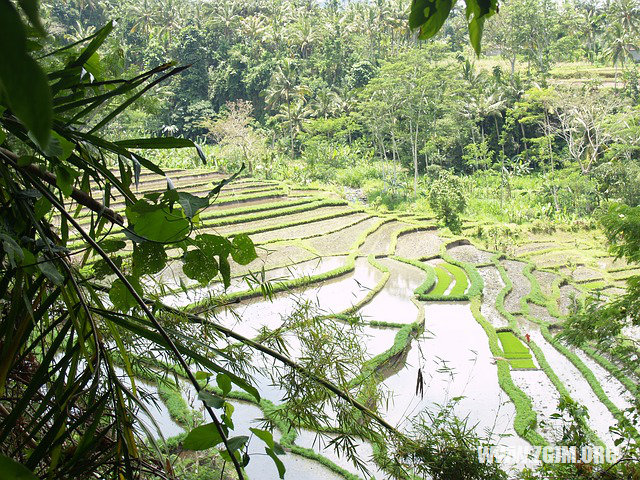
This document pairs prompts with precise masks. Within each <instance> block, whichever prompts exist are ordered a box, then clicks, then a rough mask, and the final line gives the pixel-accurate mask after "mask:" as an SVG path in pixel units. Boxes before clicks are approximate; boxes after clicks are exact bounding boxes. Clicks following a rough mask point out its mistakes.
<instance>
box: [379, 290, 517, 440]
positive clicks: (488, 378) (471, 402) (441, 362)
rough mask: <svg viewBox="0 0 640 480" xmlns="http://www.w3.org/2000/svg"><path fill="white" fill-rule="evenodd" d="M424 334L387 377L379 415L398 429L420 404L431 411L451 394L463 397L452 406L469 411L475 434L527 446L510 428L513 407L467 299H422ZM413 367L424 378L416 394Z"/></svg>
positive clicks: (462, 413) (408, 422)
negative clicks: (421, 391)
mask: <svg viewBox="0 0 640 480" xmlns="http://www.w3.org/2000/svg"><path fill="white" fill-rule="evenodd" d="M425 329H426V330H427V332H426V334H425V336H424V337H422V338H420V339H419V340H415V341H414V342H413V343H412V347H411V350H410V351H409V353H408V355H407V361H406V364H405V366H404V368H403V369H402V370H401V371H400V372H398V373H397V374H396V375H393V376H391V377H389V378H388V379H386V380H385V381H384V383H383V385H384V386H385V387H386V388H387V389H388V390H389V391H390V394H391V398H390V399H389V401H388V404H387V405H382V407H381V410H382V416H383V417H384V418H386V419H387V420H389V421H390V422H391V423H392V424H395V425H397V426H398V428H400V429H401V430H405V431H407V430H410V429H411V418H414V417H416V416H417V415H420V414H422V413H423V412H424V411H425V409H430V410H431V411H435V410H436V409H437V405H445V404H447V403H448V402H449V401H451V400H452V399H453V398H455V397H462V398H461V400H460V401H459V402H458V403H457V405H456V407H455V409H454V411H455V413H456V415H457V416H458V417H460V418H464V417H467V416H468V426H475V425H477V427H476V429H477V432H478V434H479V435H480V436H486V432H487V431H489V432H491V435H492V438H493V440H494V441H497V440H498V439H499V438H500V437H499V436H501V435H509V437H504V438H502V439H501V440H500V441H499V442H498V443H500V444H505V445H528V444H527V443H526V442H525V441H524V440H523V439H521V438H520V437H518V436H517V435H516V433H515V431H514V430H513V419H514V417H515V408H514V406H513V404H512V403H511V402H510V401H509V399H508V397H507V395H506V394H505V393H504V392H503V391H502V389H501V388H500V386H499V384H498V374H497V367H496V365H495V364H494V362H493V361H492V360H493V355H492V354H491V352H490V350H489V343H488V341H487V336H486V334H485V332H484V330H483V329H482V327H481V326H480V325H479V324H478V323H477V322H476V320H475V319H474V318H473V315H472V313H471V309H470V307H469V304H468V303H462V302H457V303H444V302H442V303H441V302H431V303H427V304H425ZM418 368H421V370H422V375H423V377H424V396H423V397H421V396H420V395H419V394H418V395H416V380H417V375H418Z"/></svg>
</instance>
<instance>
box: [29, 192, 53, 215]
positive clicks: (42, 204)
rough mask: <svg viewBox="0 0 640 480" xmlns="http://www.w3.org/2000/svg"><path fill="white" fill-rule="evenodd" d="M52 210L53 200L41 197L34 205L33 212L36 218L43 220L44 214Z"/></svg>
mask: <svg viewBox="0 0 640 480" xmlns="http://www.w3.org/2000/svg"><path fill="white" fill-rule="evenodd" d="M50 211H51V202H50V201H49V200H47V198H46V197H40V198H39V199H38V200H36V203H35V204H34V205H33V213H34V215H35V217H36V220H41V219H42V218H44V216H45V215H46V214H47V213H49V212H50Z"/></svg>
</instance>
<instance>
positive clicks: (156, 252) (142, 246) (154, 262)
mask: <svg viewBox="0 0 640 480" xmlns="http://www.w3.org/2000/svg"><path fill="white" fill-rule="evenodd" d="M132 260H133V271H134V272H135V274H136V275H147V274H153V273H158V272H159V271H161V270H162V269H163V268H164V267H165V266H166V265H167V252H166V251H165V250H164V247H163V246H162V245H160V244H158V243H152V242H142V243H136V244H134V245H133V256H132Z"/></svg>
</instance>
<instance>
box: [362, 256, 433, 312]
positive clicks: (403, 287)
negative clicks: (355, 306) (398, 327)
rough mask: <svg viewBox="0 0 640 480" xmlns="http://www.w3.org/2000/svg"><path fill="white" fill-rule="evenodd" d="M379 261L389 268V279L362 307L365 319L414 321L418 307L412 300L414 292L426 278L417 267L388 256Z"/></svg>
mask: <svg viewBox="0 0 640 480" xmlns="http://www.w3.org/2000/svg"><path fill="white" fill-rule="evenodd" d="M379 262H380V263H381V264H383V265H384V266H385V267H387V268H388V269H389V272H390V274H391V275H390V276H389V280H388V281H387V283H386V284H385V286H384V288H383V289H382V290H381V291H380V292H378V294H377V295H376V296H375V297H374V299H373V300H372V301H371V302H369V303H368V304H367V305H365V306H364V307H362V308H361V309H360V313H361V314H362V318H363V319H364V320H376V321H382V322H390V323H413V322H415V321H416V317H417V315H418V308H417V307H416V306H415V305H414V304H413V302H412V301H411V297H412V296H413V292H414V290H415V289H416V288H418V287H419V286H420V285H421V284H422V282H424V279H425V273H424V272H423V271H422V270H420V269H419V268H417V267H414V266H412V265H408V264H406V263H402V262H398V261H396V260H391V259H387V258H383V259H380V260H379Z"/></svg>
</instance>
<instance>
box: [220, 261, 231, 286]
mask: <svg viewBox="0 0 640 480" xmlns="http://www.w3.org/2000/svg"><path fill="white" fill-rule="evenodd" d="M218 265H219V268H220V274H221V275H222V282H223V283H224V288H225V289H227V288H229V286H230V285H231V265H229V261H228V260H227V258H226V257H222V256H220V257H218Z"/></svg>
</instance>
